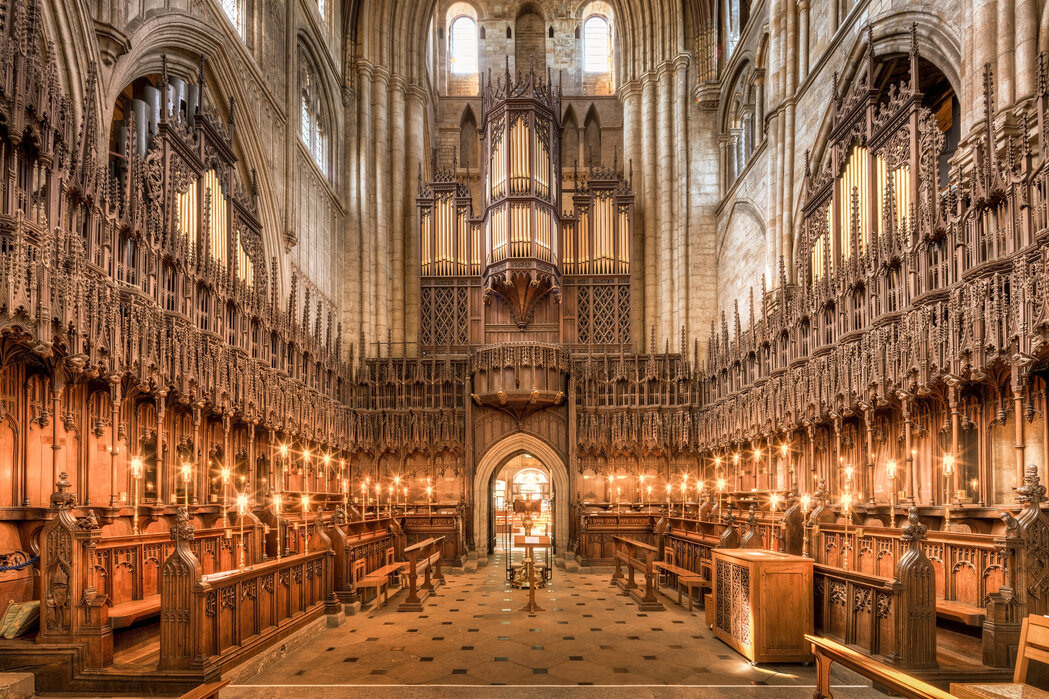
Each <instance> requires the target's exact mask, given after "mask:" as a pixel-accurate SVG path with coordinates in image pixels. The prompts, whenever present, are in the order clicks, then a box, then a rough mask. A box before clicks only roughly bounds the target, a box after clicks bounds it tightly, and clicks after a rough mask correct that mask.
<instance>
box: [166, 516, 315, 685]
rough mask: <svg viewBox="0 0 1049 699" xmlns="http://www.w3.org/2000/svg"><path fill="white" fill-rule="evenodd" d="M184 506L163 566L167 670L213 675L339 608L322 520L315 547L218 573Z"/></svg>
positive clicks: (312, 542)
mask: <svg viewBox="0 0 1049 699" xmlns="http://www.w3.org/2000/svg"><path fill="white" fill-rule="evenodd" d="M192 538H193V529H192V527H190V526H189V524H188V518H186V517H185V515H184V513H182V514H181V515H180V520H179V522H178V523H177V524H176V525H175V526H174V527H172V539H173V540H174V542H175V549H174V551H173V552H172V554H171V556H169V557H168V559H167V560H166V561H165V562H164V565H163V567H162V569H161V570H162V576H163V585H162V588H161V596H162V604H163V609H164V613H163V614H162V615H161V621H160V665H159V669H160V670H183V671H188V670H194V671H196V672H199V673H200V676H201V677H202V678H210V677H212V676H213V675H216V674H218V673H219V672H221V671H222V669H224V668H225V667H229V666H230V665H231V664H233V663H235V662H240V661H243V660H244V659H245V658H247V657H250V656H251V655H253V654H254V653H256V652H258V651H260V650H262V649H263V648H265V647H266V646H267V645H268V644H270V643H272V642H273V641H274V640H276V639H277V638H279V637H281V636H283V635H286V634H288V633H291V632H292V631H293V630H295V629H297V628H299V627H301V625H302V624H304V623H305V622H307V621H310V620H312V619H314V618H316V617H317V616H319V615H321V614H322V613H323V612H324V611H325V608H326V606H327V607H329V608H331V610H332V611H334V608H335V599H334V597H333V596H332V594H331V590H332V558H333V556H334V553H333V552H332V550H331V541H330V539H329V538H328V536H327V535H326V534H325V533H324V531H323V523H322V522H321V520H320V519H318V520H317V522H316V523H315V526H314V531H313V534H312V536H311V537H310V540H309V550H308V551H306V552H304V553H301V554H296V555H294V556H290V557H288V558H281V559H280V560H277V559H273V560H269V561H266V562H264V563H260V564H258V565H255V566H251V567H245V568H241V569H237V570H232V571H227V572H223V573H215V574H212V575H203V574H202V568H201V565H200V562H199V560H198V559H197V557H196V555H195V554H194V553H193V551H192V550H191V548H190V546H189V543H190V541H191V540H192Z"/></svg>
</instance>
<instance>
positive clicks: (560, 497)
mask: <svg viewBox="0 0 1049 699" xmlns="http://www.w3.org/2000/svg"><path fill="white" fill-rule="evenodd" d="M526 452H527V453H529V454H532V455H533V456H535V457H536V459H538V460H539V461H540V462H542V463H543V465H544V466H546V467H547V468H548V469H549V470H550V481H551V482H552V483H553V491H554V545H555V546H556V549H557V550H558V551H564V550H565V547H566V546H567V544H568V506H569V504H570V500H571V493H570V492H569V480H568V466H567V465H566V464H565V460H564V459H563V458H562V457H561V455H560V454H558V453H557V450H556V449H554V448H553V447H552V446H551V445H550V444H549V443H547V442H546V441H544V440H543V439H540V438H539V437H536V436H535V435H532V434H528V433H527V432H515V433H514V434H511V435H507V436H506V437H503V438H502V439H501V440H499V441H498V442H496V443H495V444H493V445H492V446H490V447H489V448H488V450H487V451H485V453H484V454H483V455H482V456H481V458H480V460H479V461H478V462H477V468H476V469H475V470H474V482H473V505H474V507H473V531H474V546H475V547H477V548H480V549H481V551H482V554H483V552H484V551H487V549H488V542H489V541H490V540H491V531H490V530H489V522H488V520H489V516H488V515H489V512H490V510H491V507H492V494H491V492H490V490H489V488H490V484H491V482H492V476H494V475H495V474H496V473H497V472H498V471H499V469H500V468H502V466H503V464H504V463H506V462H507V460H509V459H510V458H512V457H514V456H517V455H518V454H522V453H526Z"/></svg>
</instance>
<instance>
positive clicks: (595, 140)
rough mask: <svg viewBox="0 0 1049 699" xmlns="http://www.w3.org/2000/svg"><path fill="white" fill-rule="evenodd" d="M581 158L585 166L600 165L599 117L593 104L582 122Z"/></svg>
mask: <svg viewBox="0 0 1049 699" xmlns="http://www.w3.org/2000/svg"><path fill="white" fill-rule="evenodd" d="M583 158H584V161H585V163H586V166H587V167H600V166H601V162H602V158H601V118H600V117H599V116H598V113H597V106H596V105H593V104H591V105H590V109H589V110H587V113H586V119H585V120H584V122H583Z"/></svg>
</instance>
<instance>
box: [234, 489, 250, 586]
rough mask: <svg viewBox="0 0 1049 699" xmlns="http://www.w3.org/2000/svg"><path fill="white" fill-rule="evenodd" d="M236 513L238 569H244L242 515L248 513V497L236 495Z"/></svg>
mask: <svg viewBox="0 0 1049 699" xmlns="http://www.w3.org/2000/svg"><path fill="white" fill-rule="evenodd" d="M237 512H238V513H239V514H240V567H241V568H244V559H245V556H244V515H246V514H247V513H248V495H247V493H239V494H238V495H237Z"/></svg>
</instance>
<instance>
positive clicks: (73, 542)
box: [37, 473, 113, 668]
mask: <svg viewBox="0 0 1049 699" xmlns="http://www.w3.org/2000/svg"><path fill="white" fill-rule="evenodd" d="M55 487H56V489H57V492H55V493H52V495H51V507H50V509H51V511H52V512H53V513H54V517H53V518H52V519H51V521H49V522H48V523H47V524H46V525H44V528H43V530H41V532H40V630H39V631H38V632H37V641H38V642H40V643H63V642H64V643H69V642H74V641H75V642H81V643H84V644H86V650H87V652H86V654H85V656H86V657H85V667H90V668H97V667H104V666H106V665H109V664H110V663H112V662H113V630H112V628H111V627H110V625H109V607H108V606H106V602H107V597H106V595H102V594H99V593H98V591H97V590H96V589H95V586H94V581H93V579H92V574H91V571H92V570H93V568H92V565H91V558H92V556H93V555H94V549H95V546H96V545H97V544H98V541H99V539H100V538H101V526H100V525H99V522H98V518H97V517H95V512H94V510H88V513H87V515H85V516H84V517H81V518H80V519H75V518H74V517H73V513H72V508H73V507H75V506H76V496H75V495H74V494H73V493H71V492H69V488H70V483H69V477H68V476H67V475H66V474H65V473H61V474H59V476H58V482H57V483H56V484H55Z"/></svg>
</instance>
